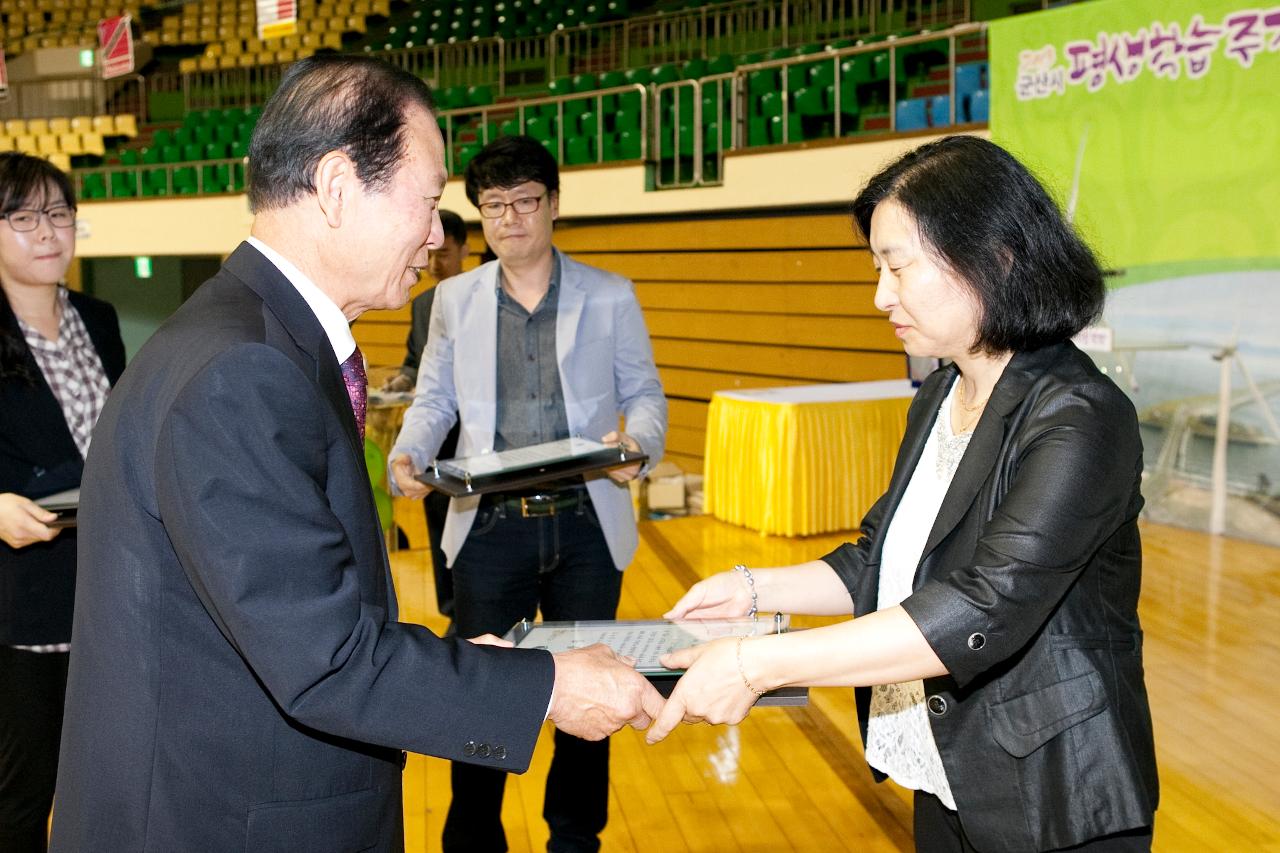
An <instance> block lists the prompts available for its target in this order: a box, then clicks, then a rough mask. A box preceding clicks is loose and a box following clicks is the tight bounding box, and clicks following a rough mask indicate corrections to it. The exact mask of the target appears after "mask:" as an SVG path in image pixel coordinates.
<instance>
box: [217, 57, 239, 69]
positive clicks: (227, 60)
mask: <svg viewBox="0 0 1280 853" xmlns="http://www.w3.org/2000/svg"><path fill="white" fill-rule="evenodd" d="M217 61H218V68H220V69H223V68H235V67H237V65H238V63H239V61H240V54H238V53H224V54H223V55H222V56H219V57H218V60H217Z"/></svg>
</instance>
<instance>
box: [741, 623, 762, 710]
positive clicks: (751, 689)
mask: <svg viewBox="0 0 1280 853" xmlns="http://www.w3.org/2000/svg"><path fill="white" fill-rule="evenodd" d="M745 639H746V637H739V638H738V675H740V676H742V683H743V684H745V685H746V686H747V689H748V690H750V691H751V692H752V693H754V694H756V695H757V696H763V695H764V694H765V691H763V690H756V689H755V688H754V687H752V686H751V682H750V681H749V680H748V679H747V671H746V670H745V669H743V668H742V641H743V640H745Z"/></svg>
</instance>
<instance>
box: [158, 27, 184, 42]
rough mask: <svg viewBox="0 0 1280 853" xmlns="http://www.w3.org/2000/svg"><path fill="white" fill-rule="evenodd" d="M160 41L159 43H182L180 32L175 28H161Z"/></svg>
mask: <svg viewBox="0 0 1280 853" xmlns="http://www.w3.org/2000/svg"><path fill="white" fill-rule="evenodd" d="M160 43H161V44H182V33H180V32H178V31H177V30H161V31H160Z"/></svg>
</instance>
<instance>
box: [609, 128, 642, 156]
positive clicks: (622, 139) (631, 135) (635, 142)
mask: <svg viewBox="0 0 1280 853" xmlns="http://www.w3.org/2000/svg"><path fill="white" fill-rule="evenodd" d="M641 149H642V146H641V141H640V131H638V130H622V131H619V132H618V134H617V142H616V146H615V148H614V153H615V154H616V155H617V156H616V158H615V159H618V160H639V159H640V156H641Z"/></svg>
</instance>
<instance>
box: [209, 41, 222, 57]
mask: <svg viewBox="0 0 1280 853" xmlns="http://www.w3.org/2000/svg"><path fill="white" fill-rule="evenodd" d="M224 49H225V48H223V46H222V42H220V41H216V42H214V43H213V44H211V45H209V46H208V47H206V48H205V49H204V55H205V56H215V57H216V56H222V52H223V50H224Z"/></svg>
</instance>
